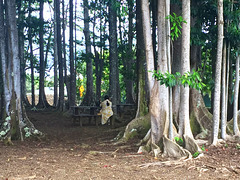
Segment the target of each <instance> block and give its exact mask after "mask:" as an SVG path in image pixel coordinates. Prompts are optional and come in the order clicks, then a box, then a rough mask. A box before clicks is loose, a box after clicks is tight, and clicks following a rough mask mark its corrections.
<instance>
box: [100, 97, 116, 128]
mask: <svg viewBox="0 0 240 180" xmlns="http://www.w3.org/2000/svg"><path fill="white" fill-rule="evenodd" d="M100 107H101V108H102V109H101V110H100V114H101V115H102V121H101V122H102V124H106V123H107V121H108V119H109V118H110V117H111V116H112V115H113V111H112V102H111V101H110V100H109V97H108V96H107V95H106V96H105V97H104V101H103V102H101V104H100Z"/></svg>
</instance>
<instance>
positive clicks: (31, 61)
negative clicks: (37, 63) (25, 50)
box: [28, 0, 35, 107]
mask: <svg viewBox="0 0 240 180" xmlns="http://www.w3.org/2000/svg"><path fill="white" fill-rule="evenodd" d="M31 5H32V0H29V24H30V27H29V30H28V41H29V46H30V68H31V92H32V93H31V94H32V107H35V85H34V62H33V42H32V27H31V26H32V7H31Z"/></svg>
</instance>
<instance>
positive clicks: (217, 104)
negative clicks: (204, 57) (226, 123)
mask: <svg viewBox="0 0 240 180" xmlns="http://www.w3.org/2000/svg"><path fill="white" fill-rule="evenodd" d="M223 25H224V21H223V0H218V41H217V58H216V69H215V86H214V103H213V132H212V133H213V134H212V145H217V143H218V132H219V119H220V93H221V90H220V85H221V68H222V66H221V64H222V49H223Z"/></svg>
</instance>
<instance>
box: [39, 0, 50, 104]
mask: <svg viewBox="0 0 240 180" xmlns="http://www.w3.org/2000/svg"><path fill="white" fill-rule="evenodd" d="M43 8H44V2H43V0H41V1H40V12H39V13H40V27H39V46H40V48H39V55H40V79H39V101H38V105H37V107H41V108H46V107H49V104H48V102H47V99H46V96H45V91H44V80H45V62H44V39H43V33H44V32H43V30H44V28H43V26H44V19H43Z"/></svg>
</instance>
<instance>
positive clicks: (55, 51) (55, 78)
mask: <svg viewBox="0 0 240 180" xmlns="http://www.w3.org/2000/svg"><path fill="white" fill-rule="evenodd" d="M57 3H58V2H57V0H54V96H53V106H57V104H58V76H57V73H58V43H57V42H58V40H57Z"/></svg>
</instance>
